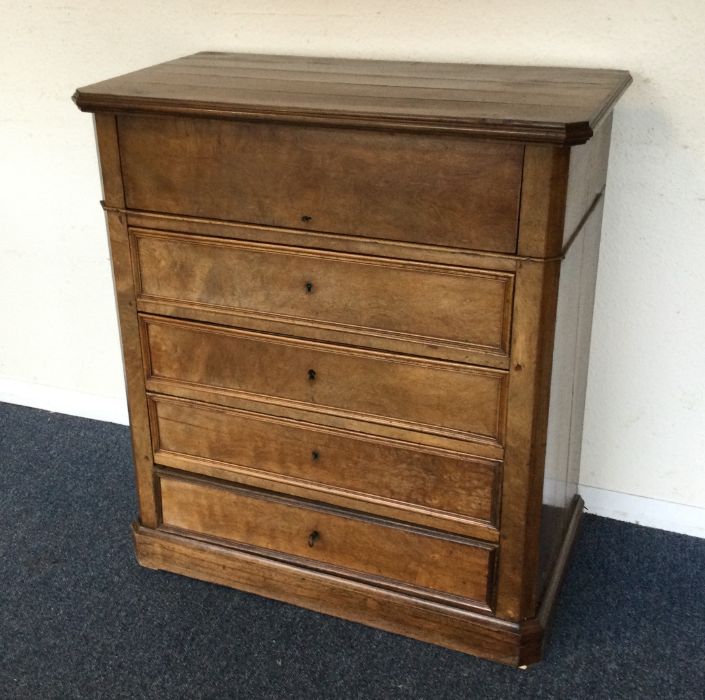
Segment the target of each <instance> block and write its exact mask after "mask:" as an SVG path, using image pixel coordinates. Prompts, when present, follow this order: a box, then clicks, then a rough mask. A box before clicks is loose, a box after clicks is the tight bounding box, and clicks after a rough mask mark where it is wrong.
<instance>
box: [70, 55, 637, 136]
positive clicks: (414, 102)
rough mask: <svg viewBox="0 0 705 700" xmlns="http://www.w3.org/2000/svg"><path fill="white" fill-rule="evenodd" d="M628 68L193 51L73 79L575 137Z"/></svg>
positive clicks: (351, 116)
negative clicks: (122, 71) (111, 74)
mask: <svg viewBox="0 0 705 700" xmlns="http://www.w3.org/2000/svg"><path fill="white" fill-rule="evenodd" d="M630 82H631V77H630V75H629V73H627V72H626V71H616V70H599V69H585V68H553V67H550V68H540V67H527V66H487V65H466V64H447V63H446V64H443V63H418V62H413V63H412V62H401V61H399V62H396V61H369V60H352V59H328V58H316V57H303V56H265V55H257V54H225V53H213V52H207V53H200V54H195V55H192V56H186V57H184V58H180V59H176V60H174V61H170V62H167V63H164V64H160V65H158V66H152V67H151V68H147V69H144V70H141V71H136V72H134V73H130V74H127V75H125V76H120V77H118V78H113V79H111V80H108V81H104V82H101V83H96V84H94V85H89V86H86V87H83V88H79V89H78V90H77V91H76V93H75V95H74V100H75V101H76V103H77V105H78V106H79V107H80V108H81V109H84V110H88V111H101V110H111V111H114V112H115V111H121V112H142V113H148V112H159V113H163V114H176V115H194V116H201V117H204V116H205V117H214V116H217V117H221V118H243V117H246V118H248V119H267V120H270V121H272V120H281V121H284V122H289V123H292V122H293V123H302V122H304V123H309V124H327V125H341V124H352V125H355V126H357V127H366V128H376V129H384V128H386V129H395V130H397V131H400V130H411V129H413V130H425V131H429V130H431V131H432V130H435V131H446V132H448V131H451V132H454V133H465V134H472V135H477V136H483V137H493V138H499V139H517V140H521V141H543V142H551V143H558V144H575V143H583V142H585V141H587V140H588V139H589V138H590V136H591V135H592V130H593V128H594V127H595V126H596V125H597V124H599V122H600V120H601V119H602V118H603V117H604V115H605V114H607V113H608V112H609V111H610V109H611V108H612V106H613V105H614V103H615V102H616V100H617V99H618V98H619V96H620V95H621V94H622V93H623V92H624V90H625V89H626V88H627V86H628V85H629V83H630Z"/></svg>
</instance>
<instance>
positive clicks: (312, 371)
mask: <svg viewBox="0 0 705 700" xmlns="http://www.w3.org/2000/svg"><path fill="white" fill-rule="evenodd" d="M308 378H309V379H310V380H311V381H313V380H314V379H315V378H316V370H315V369H310V370H309V371H308Z"/></svg>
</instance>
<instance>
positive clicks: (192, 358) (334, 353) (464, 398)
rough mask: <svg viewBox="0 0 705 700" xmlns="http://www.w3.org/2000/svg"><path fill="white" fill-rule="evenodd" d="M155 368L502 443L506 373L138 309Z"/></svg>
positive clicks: (244, 391) (245, 391) (175, 377)
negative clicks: (146, 313)
mask: <svg viewBox="0 0 705 700" xmlns="http://www.w3.org/2000/svg"><path fill="white" fill-rule="evenodd" d="M142 335H143V338H144V345H145V348H146V353H147V355H146V359H147V361H148V365H149V370H148V374H147V377H148V385H151V383H150V381H149V379H151V378H152V377H155V378H161V379H167V380H171V381H173V382H182V383H188V384H192V385H197V386H201V387H204V388H210V389H211V390H214V391H216V392H218V391H221V392H223V393H235V394H241V395H245V396H249V397H250V398H254V399H256V400H260V401H267V400H271V401H276V402H279V403H283V404H284V405H287V404H288V405H298V406H300V407H302V408H307V409H309V410H310V411H312V413H311V416H312V418H314V412H316V411H330V412H335V413H338V414H339V415H349V416H351V417H357V418H360V419H364V420H370V421H377V422H379V421H382V422H390V423H396V424H398V425H401V426H406V427H412V428H413V429H415V430H419V431H424V432H431V433H438V434H441V435H444V434H447V435H449V436H454V437H458V438H464V439H468V440H473V439H485V440H489V441H493V442H497V443H500V444H501V441H502V425H503V423H504V419H503V416H504V387H505V377H506V373H504V372H500V371H498V370H489V369H482V368H479V367H470V366H467V365H460V364H456V363H450V362H440V361H438V360H421V359H417V358H410V357H405V356H401V355H392V354H391V353H379V352H372V351H366V350H360V349H355V348H348V347H344V346H335V345H331V344H324V343H314V342H311V341H304V340H299V339H295V338H280V337H278V336H272V335H266V334H262V333H253V332H250V331H243V330H238V329H225V328H218V327H214V326H208V325H205V324H197V323H192V322H186V321H176V320H166V319H161V318H157V317H143V326H142Z"/></svg>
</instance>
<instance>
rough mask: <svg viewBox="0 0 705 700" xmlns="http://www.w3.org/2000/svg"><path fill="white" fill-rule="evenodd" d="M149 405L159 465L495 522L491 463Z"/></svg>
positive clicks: (226, 413)
mask: <svg viewBox="0 0 705 700" xmlns="http://www.w3.org/2000/svg"><path fill="white" fill-rule="evenodd" d="M150 403H151V405H152V420H153V433H154V440H153V442H154V446H155V461H156V462H157V463H159V464H165V465H166V466H173V467H179V468H187V469H188V468H189V467H191V468H194V469H195V470H196V471H198V469H199V462H202V461H203V460H208V461H209V462H217V463H218V464H221V465H224V466H226V467H227V468H228V469H229V470H231V472H232V478H237V476H238V474H239V475H241V476H252V475H260V476H261V477H262V478H263V480H264V484H267V481H269V486H267V488H271V489H274V490H277V484H281V483H287V484H294V485H300V486H303V487H304V488H308V489H309V490H311V487H313V493H314V494H315V495H309V497H311V498H316V499H322V500H326V497H327V496H328V495H340V494H342V495H344V496H345V495H347V496H352V497H356V498H359V497H360V496H362V498H364V499H366V500H367V501H368V503H369V502H372V503H375V504H383V505H387V506H388V507H390V508H391V507H394V506H395V505H396V506H397V507H398V506H402V507H403V506H406V507H407V508H408V509H410V510H414V511H418V510H423V511H426V513H427V514H429V513H430V514H432V515H433V514H437V513H439V512H440V514H456V515H461V516H464V517H466V518H472V519H475V520H480V521H484V522H486V523H494V522H495V520H496V518H495V511H496V502H497V498H498V497H497V494H496V491H497V487H498V483H497V482H498V471H499V465H498V463H497V462H494V461H491V460H482V459H477V458H460V457H458V456H455V455H452V454H451V453H448V452H444V451H440V450H436V451H430V450H422V449H419V448H416V447H415V446H413V445H400V444H395V443H394V442H393V441H389V440H380V439H373V438H371V437H367V436H361V435H355V434H353V433H350V432H346V431H341V430H334V429H331V428H325V427H322V426H317V425H314V424H310V423H302V422H300V421H293V420H288V419H286V418H280V417H275V416H268V415H263V414H258V413H251V412H246V411H237V410H232V409H224V408H219V407H216V406H209V405H205V404H199V403H193V402H190V401H184V400H179V399H172V398H168V397H165V396H153V397H150ZM183 457H186V459H185V460H184V459H183ZM259 485H262V484H259ZM359 507H360V508H361V509H365V506H364V504H363V503H361V504H360V506H359ZM397 515H399V514H398V513H397ZM438 527H442V525H438Z"/></svg>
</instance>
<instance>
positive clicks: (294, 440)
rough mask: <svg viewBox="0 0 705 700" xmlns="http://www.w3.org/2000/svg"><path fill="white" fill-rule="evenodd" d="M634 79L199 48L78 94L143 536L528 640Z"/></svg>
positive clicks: (490, 650)
mask: <svg viewBox="0 0 705 700" xmlns="http://www.w3.org/2000/svg"><path fill="white" fill-rule="evenodd" d="M630 80H631V78H630V76H629V75H628V74H627V73H625V72H624V71H604V70H590V69H557V68H532V67H511V66H467V65H460V64H420V63H409V62H388V61H359V60H355V61H352V60H345V59H323V58H310V57H309V58H304V57H281V56H258V55H253V54H249V55H246V54H240V55H234V54H218V53H202V54H196V55H195V56H190V57H186V58H184V59H178V60H176V61H171V62H168V63H165V64H161V65H159V66H154V67H152V68H148V69H145V70H143V71H139V72H137V73H134V74H129V75H126V76H122V77H119V78H115V79H113V80H110V81H105V82H103V83H99V84H96V85H94V86H89V87H88V88H82V89H80V90H79V91H77V93H76V98H75V99H76V101H77V103H78V105H79V107H81V108H82V109H86V110H91V111H95V112H96V138H97V141H98V144H99V151H100V158H101V171H102V177H103V190H104V193H105V204H104V206H105V209H106V212H107V217H108V230H109V235H110V243H111V257H112V263H113V272H114V277H115V287H116V298H117V303H118V311H119V317H120V326H121V336H122V342H123V354H124V357H125V371H126V382H127V389H128V402H129V408H130V420H131V426H132V434H133V448H134V459H135V466H136V475H137V491H138V500H139V508H140V524H139V525H137V526H136V527H135V531H134V532H135V543H136V549H137V554H138V558H139V561H140V562H141V563H142V564H144V565H145V566H149V567H153V568H162V569H165V570H168V571H174V572H177V573H183V574H187V575H190V576H195V577H198V578H201V579H204V580H207V581H213V582H217V583H221V584H224V585H229V586H234V587H237V588H240V589H242V590H246V591H251V592H256V593H260V594H263V595H268V596H270V597H273V598H276V599H279V600H285V601H288V602H293V603H295V604H299V605H304V606H306V607H309V608H311V609H314V610H319V611H322V612H327V613H331V614H335V615H339V616H342V617H346V618H348V619H353V620H358V621H361V622H364V623H366V624H372V625H374V626H377V627H380V628H383V629H388V630H391V631H394V632H399V633H402V634H408V635H410V636H413V637H416V638H419V639H424V640H426V641H430V642H435V643H439V644H443V645H446V646H449V647H451V648H454V649H459V650H462V651H466V652H471V653H475V654H478V655H481V656H484V657H486V658H491V659H494V660H498V661H502V662H504V663H510V664H526V663H534V662H536V661H538V660H539V659H540V656H541V652H542V644H543V639H544V630H545V629H546V626H547V624H548V622H549V618H550V614H551V610H552V609H553V607H554V603H555V600H556V596H557V591H558V588H559V585H560V581H561V579H562V577H563V574H564V572H565V570H566V568H567V566H568V562H569V553H570V549H571V547H572V544H573V542H574V540H575V534H576V532H577V527H578V523H579V520H580V513H581V509H582V501H581V500H580V499H579V497H576V496H575V495H574V494H575V490H576V480H577V469H578V464H579V457H580V450H579V447H580V441H581V435H582V414H583V406H584V398H585V386H586V379H587V366H588V365H587V349H588V347H589V341H590V327H591V323H590V321H591V314H592V305H593V299H594V287H595V277H596V268H597V259H598V247H599V234H600V220H601V213H602V206H603V202H604V189H605V183H606V168H607V160H608V154H609V145H610V136H609V134H610V126H611V110H612V107H613V106H614V103H615V101H616V100H617V98H618V97H619V96H620V95H621V93H622V92H623V91H624V89H625V88H626V87H627V85H628V84H629V82H630ZM591 137H593V138H591ZM585 142H587V143H585ZM577 144H584V145H577Z"/></svg>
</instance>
